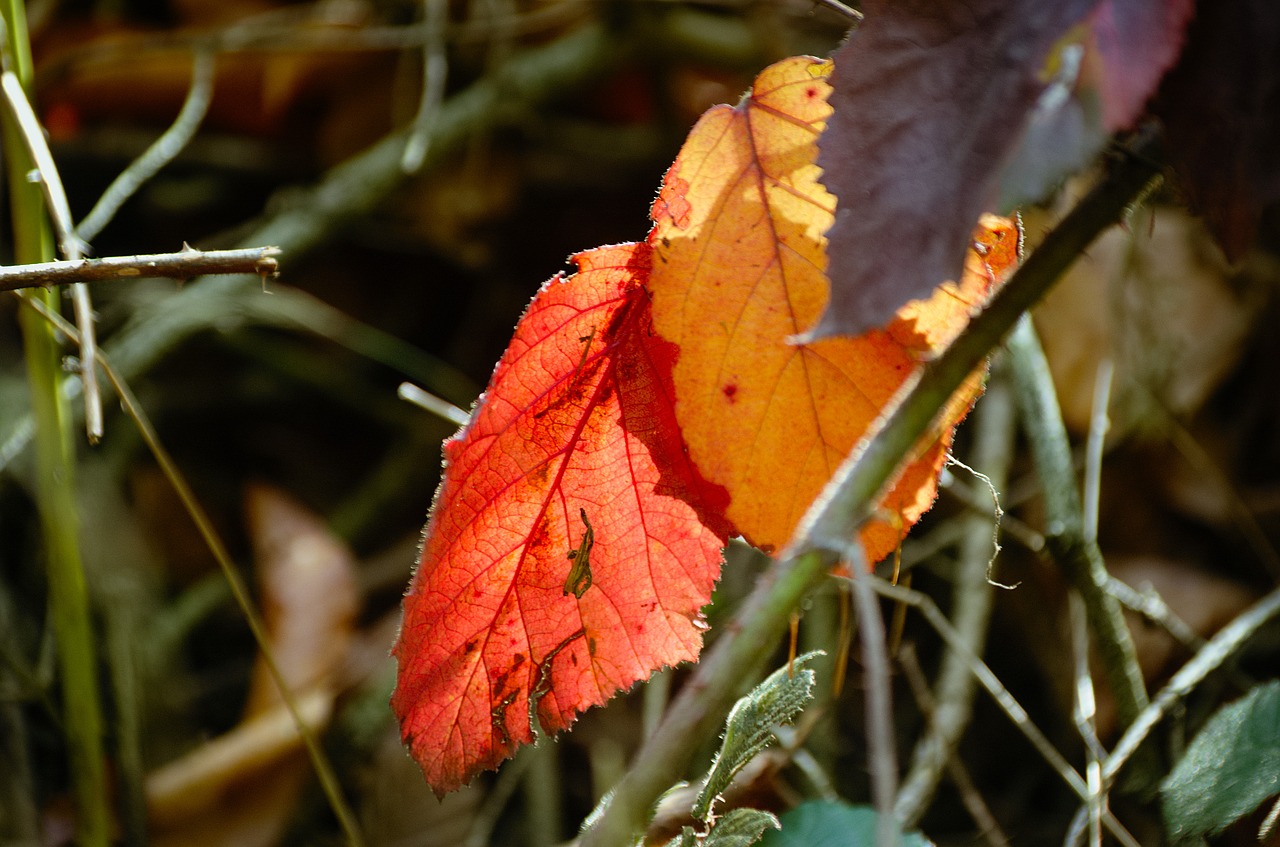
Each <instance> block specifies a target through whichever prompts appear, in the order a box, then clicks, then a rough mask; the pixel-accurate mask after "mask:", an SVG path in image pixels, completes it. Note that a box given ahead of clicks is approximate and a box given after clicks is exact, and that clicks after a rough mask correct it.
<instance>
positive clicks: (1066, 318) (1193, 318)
mask: <svg viewBox="0 0 1280 847" xmlns="http://www.w3.org/2000/svg"><path fill="white" fill-rule="evenodd" d="M1039 229H1040V224H1039V222H1038V220H1036V219H1035V218H1032V217H1029V218H1028V232H1029V233H1031V234H1033V235H1034V233H1035V232H1036V231H1038V230H1039ZM1262 293H1263V291H1262V288H1261V287H1260V286H1256V285H1250V284H1249V280H1248V279H1247V278H1241V277H1239V276H1237V275H1236V274H1235V273H1234V272H1233V271H1232V269H1231V268H1230V267H1229V266H1228V264H1227V262H1226V260H1225V259H1224V258H1223V256H1222V253H1221V251H1220V250H1219V249H1218V248H1217V247H1216V246H1215V245H1214V244H1213V242H1212V240H1211V239H1210V236H1209V234H1208V233H1207V231H1206V230H1205V228H1204V224H1203V223H1202V222H1201V221H1200V220H1199V219H1197V218H1194V217H1192V216H1191V215H1189V214H1187V213H1186V212H1184V211H1182V210H1180V209H1175V208H1171V207H1165V206H1160V207H1154V208H1152V209H1150V210H1147V211H1144V212H1143V213H1142V214H1139V215H1136V216H1135V217H1134V219H1133V220H1132V221H1131V224H1130V228H1129V229H1128V230H1124V229H1120V228H1113V229H1111V230H1109V231H1108V232H1106V233H1105V234H1104V235H1103V236H1102V237H1101V238H1099V239H1098V240H1097V241H1096V242H1095V243H1094V244H1093V245H1092V246H1091V247H1090V248H1089V251H1088V253H1086V254H1085V255H1083V256H1081V257H1080V259H1079V261H1077V262H1076V263H1075V264H1074V265H1073V266H1072V268H1071V270H1069V271H1068V272H1067V274H1066V276H1065V277H1064V278H1063V280H1062V282H1061V283H1060V284H1059V285H1058V286H1056V287H1055V288H1054V289H1053V290H1052V291H1051V292H1050V293H1049V294H1048V296H1047V297H1045V299H1044V302H1043V303H1042V304H1041V305H1040V306H1039V307H1038V308H1037V309H1036V312H1035V316H1036V328H1037V329H1038V330H1039V331H1040V337H1041V340H1042V341H1043V343H1044V348H1045V355H1046V356H1048V358H1049V366H1050V369H1051V370H1052V371H1053V378H1054V383H1055V384H1056V386H1057V388H1058V398H1059V402H1060V403H1061V405H1062V416H1063V418H1064V420H1066V422H1067V426H1068V427H1070V428H1071V429H1072V430H1074V431H1075V432H1085V431H1087V430H1088V427H1089V416H1090V414H1091V413H1092V408H1093V393H1094V384H1095V382H1096V380H1097V378H1098V366H1099V364H1100V363H1101V362H1102V361H1103V360H1104V359H1111V360H1112V361H1113V362H1114V363H1115V366H1116V375H1115V380H1114V383H1113V389H1112V397H1113V401H1112V406H1111V408H1112V416H1113V418H1115V419H1116V420H1117V421H1119V422H1121V423H1123V424H1125V425H1128V424H1132V423H1141V422H1144V421H1149V418H1150V409H1151V403H1152V401H1153V400H1154V401H1155V402H1156V403H1157V404H1159V406H1161V407H1163V408H1164V409H1165V410H1167V411H1168V412H1172V413H1173V414H1175V415H1184V414H1190V413H1192V412H1194V411H1195V410H1196V409H1198V408H1199V407H1200V406H1201V404H1203V403H1204V402H1205V400H1206V399H1207V398H1208V397H1209V395H1210V393H1211V392H1212V391H1213V390H1214V389H1215V388H1216V387H1217V386H1218V384H1219V383H1220V382H1221V381H1222V379H1223V378H1224V377H1225V376H1226V375H1227V374H1228V373H1229V372H1230V370H1231V368H1232V367H1233V366H1234V365H1235V364H1236V361H1237V359H1238V358H1239V355H1240V351H1241V348H1242V345H1243V342H1244V340H1245V338H1246V337H1247V336H1248V334H1249V332H1250V331H1251V330H1252V328H1253V324H1254V319H1255V317H1256V316H1257V315H1258V312H1259V310H1260V308H1261V306H1262V300H1263V297H1262V296H1261V295H1262Z"/></svg>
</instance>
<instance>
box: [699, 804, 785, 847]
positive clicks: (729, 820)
mask: <svg viewBox="0 0 1280 847" xmlns="http://www.w3.org/2000/svg"><path fill="white" fill-rule="evenodd" d="M781 826H782V825H781V824H780V823H778V819H777V818H776V817H774V816H773V815H772V814H770V813H769V812H762V811H760V810H759V809H734V810H733V811H731V812H729V813H728V814H727V815H725V816H724V817H723V818H721V819H720V820H718V821H716V825H715V826H713V827H712V828H711V832H709V833H707V837H706V838H705V839H704V840H703V842H702V846H703V847H750V845H752V844H755V843H756V842H757V841H759V840H760V836H762V835H764V833H765V831H766V830H769V829H778V828H779V827H781Z"/></svg>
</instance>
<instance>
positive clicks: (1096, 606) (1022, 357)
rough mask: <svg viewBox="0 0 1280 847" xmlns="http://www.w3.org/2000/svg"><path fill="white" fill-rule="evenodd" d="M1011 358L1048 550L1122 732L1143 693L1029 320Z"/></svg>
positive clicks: (1013, 339)
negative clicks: (1083, 620)
mask: <svg viewBox="0 0 1280 847" xmlns="http://www.w3.org/2000/svg"><path fill="white" fill-rule="evenodd" d="M1009 353H1010V357H1009V358H1010V365H1011V369H1012V371H1013V381H1014V386H1015V388H1016V391H1017V397H1018V405H1019V407H1020V410H1021V413H1022V422H1023V427H1024V429H1025V430H1026V433H1027V440H1028V442H1029V443H1030V445H1031V455H1032V459H1033V460H1034V462H1035V466H1036V473H1037V475H1038V476H1039V477H1040V490H1041V493H1042V496H1043V497H1044V510H1045V524H1046V526H1045V546H1046V547H1047V548H1048V550H1049V553H1050V555H1052V556H1053V559H1054V561H1055V562H1057V563H1058V565H1059V567H1061V568H1062V569H1063V571H1065V572H1066V575H1067V578H1068V579H1069V580H1070V581H1071V584H1072V585H1073V586H1074V587H1075V589H1076V591H1078V592H1079V593H1080V596H1081V598H1082V599H1083V600H1084V606H1085V613H1086V615H1087V616H1088V620H1089V629H1090V631H1091V632H1092V633H1093V635H1094V638H1095V639H1096V641H1097V646H1098V653H1099V655H1100V656H1101V658H1102V665H1103V669H1104V671H1105V673H1106V676H1107V682H1108V683H1109V684H1110V687H1111V694H1112V696H1113V697H1114V698H1115V702H1116V711H1117V713H1118V714H1119V716H1120V723H1121V725H1122V726H1126V727H1127V726H1129V725H1130V724H1132V723H1133V721H1134V719H1135V718H1137V716H1138V713H1139V712H1141V711H1142V710H1143V709H1144V708H1146V706H1147V689H1146V686H1145V684H1144V683H1143V680H1142V670H1141V668H1140V667H1139V666H1138V659H1137V656H1136V654H1135V653H1134V648H1133V638H1132V636H1131V635H1130V634H1129V627H1128V625H1127V624H1126V623H1125V620H1124V612H1123V610H1122V609H1121V608H1120V601H1118V600H1117V599H1116V598H1115V595H1113V594H1112V593H1111V592H1110V590H1109V589H1108V583H1109V582H1110V579H1111V576H1110V574H1109V573H1107V566H1106V563H1105V562H1104V561H1103V559H1102V551H1101V550H1099V549H1098V543H1097V542H1096V541H1092V540H1089V539H1088V538H1087V537H1086V533H1085V525H1084V510H1083V508H1082V506H1081V503H1080V491H1079V487H1078V481H1077V479H1076V474H1075V466H1074V464H1073V462H1072V458H1071V444H1070V441H1069V440H1068V438H1067V428H1066V425H1065V424H1064V423H1063V422H1062V412H1061V410H1060V409H1059V407H1058V395H1057V394H1056V393H1055V391H1054V387H1053V377H1052V375H1051V374H1050V373H1049V363H1048V361H1047V360H1046V359H1045V356H1044V350H1043V349H1042V348H1041V347H1040V339H1039V337H1037V335H1036V331H1035V327H1034V326H1032V324H1031V319H1030V318H1029V317H1024V318H1023V319H1022V320H1021V321H1020V322H1019V324H1018V328H1017V329H1015V330H1014V332H1013V335H1012V336H1010V338H1009Z"/></svg>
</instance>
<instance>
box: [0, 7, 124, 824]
mask: <svg viewBox="0 0 1280 847" xmlns="http://www.w3.org/2000/svg"><path fill="white" fill-rule="evenodd" d="M2 11H3V14H4V22H5V25H6V28H7V30H8V33H9V49H10V54H11V57H12V61H13V66H12V69H13V71H14V73H16V74H17V76H18V78H19V80H21V81H22V83H23V85H24V87H27V88H29V87H30V81H31V67H32V66H31V47H30V44H29V43H28V40H27V29H26V12H25V8H24V6H23V4H22V3H21V2H19V0H8V2H6V3H5V5H4V7H3V10H2ZM3 133H4V136H3V138H4V153H5V158H6V165H7V176H8V182H9V197H10V203H11V211H12V221H13V235H14V258H15V260H16V261H17V262H19V263H31V262H47V261H49V260H51V259H53V257H54V256H53V239H52V237H51V235H50V230H49V223H48V218H47V216H46V214H45V209H44V199H43V197H42V196H41V193H40V190H39V187H38V186H36V185H34V184H33V183H32V182H31V181H30V180H28V179H27V174H28V173H29V172H30V170H31V168H32V162H31V158H30V156H28V155H27V151H26V149H25V147H24V146H23V144H22V141H21V138H20V136H19V134H18V131H17V127H16V126H15V125H14V122H13V119H12V118H11V116H10V115H9V114H8V113H7V112H6V113H5V115H4V119H3ZM26 296H28V297H30V298H32V299H40V300H42V301H43V302H44V303H45V304H46V305H48V306H49V307H50V308H54V309H56V308H57V307H58V292H56V291H44V292H38V293H31V294H28V295H26ZM19 323H20V326H21V328H22V337H23V347H24V354H25V357H26V363H27V379H28V383H29V385H30V391H31V410H32V417H33V419H34V422H35V446H36V450H35V460H36V461H35V467H36V477H35V497H36V505H37V508H38V509H39V512H40V526H41V531H42V534H43V537H44V542H45V555H46V557H47V558H46V570H47V573H48V579H49V595H50V596H49V604H50V612H51V614H50V618H51V624H52V627H53V631H54V635H55V637H56V639H57V642H58V670H59V676H60V681H61V683H62V702H63V710H64V717H65V720H66V733H67V748H68V754H69V757H70V768H71V779H72V788H73V792H74V795H75V800H76V811H77V822H76V825H77V833H76V834H77V840H78V841H79V842H80V843H81V844H87V845H99V844H101V845H105V844H107V843H108V841H109V828H110V813H109V809H108V807H107V793H106V773H105V768H104V765H103V761H104V757H103V740H102V732H103V730H102V704H101V694H100V691H99V686H98V676H97V658H96V653H95V650H94V633H93V627H92V623H91V618H90V611H89V592H88V589H87V587H86V585H85V578H84V567H83V564H82V561H81V557H80V539H79V519H78V515H77V513H76V498H75V447H74V444H73V440H72V439H73V436H72V426H73V415H72V413H71V410H70V409H69V408H68V406H67V403H66V400H65V399H64V395H63V391H62V384H63V382H64V380H65V379H66V378H67V377H66V374H65V373H64V372H63V370H62V350H61V348H60V347H59V345H58V340H57V338H56V337H55V335H54V332H53V329H52V328H51V327H50V326H49V325H48V324H47V323H46V322H45V321H44V320H42V319H41V318H40V317H39V316H38V315H37V314H35V313H34V312H33V311H32V310H30V309H23V310H21V314H20V315H19Z"/></svg>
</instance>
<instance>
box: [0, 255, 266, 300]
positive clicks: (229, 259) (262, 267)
mask: <svg viewBox="0 0 1280 847" xmlns="http://www.w3.org/2000/svg"><path fill="white" fill-rule="evenodd" d="M279 255H280V248H278V247H249V248H246V249H242V250H207V251H206V250H194V249H192V248H190V247H188V248H186V249H184V250H179V251H178V252H176V253H151V254H149V255H145V256H109V257H107V258H105V259H76V260H74V261H65V262H41V263H39V264H34V265H13V266H12V267H0V291H17V290H18V289H21V288H37V287H39V286H42V285H62V284H66V283H83V282H103V281H106V280H113V279H137V278H139V277H166V278H169V279H191V278H192V277H197V276H204V275H206V274H256V275H258V276H271V277H274V276H275V275H276V274H277V273H279V270H280V268H279V263H278V262H277V261H276V257H277V256H279Z"/></svg>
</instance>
